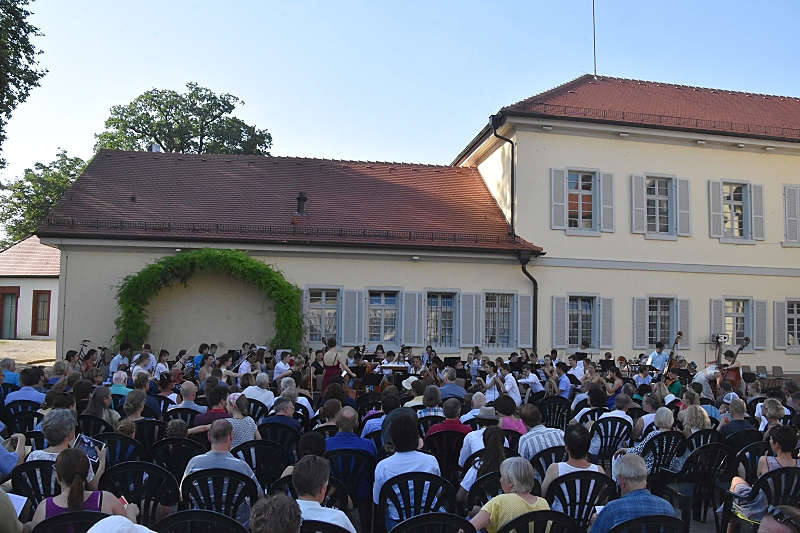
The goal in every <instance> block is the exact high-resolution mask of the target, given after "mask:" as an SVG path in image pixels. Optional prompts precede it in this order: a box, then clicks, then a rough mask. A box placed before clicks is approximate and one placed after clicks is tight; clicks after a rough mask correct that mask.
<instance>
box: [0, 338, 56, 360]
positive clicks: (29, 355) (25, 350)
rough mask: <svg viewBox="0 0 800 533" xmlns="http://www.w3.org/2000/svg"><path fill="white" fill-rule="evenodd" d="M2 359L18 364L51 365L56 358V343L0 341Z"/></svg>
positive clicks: (0, 357)
mask: <svg viewBox="0 0 800 533" xmlns="http://www.w3.org/2000/svg"><path fill="white" fill-rule="evenodd" d="M4 357H11V358H12V359H14V360H15V361H17V362H18V363H30V362H34V361H37V362H43V363H45V362H48V363H51V362H53V361H55V358H56V341H39V340H0V359H2V358H4Z"/></svg>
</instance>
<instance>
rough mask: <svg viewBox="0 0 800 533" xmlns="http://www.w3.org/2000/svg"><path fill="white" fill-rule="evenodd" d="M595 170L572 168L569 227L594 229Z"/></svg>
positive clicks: (568, 184)
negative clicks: (586, 170) (579, 170)
mask: <svg viewBox="0 0 800 533" xmlns="http://www.w3.org/2000/svg"><path fill="white" fill-rule="evenodd" d="M594 181H595V174H594V173H593V172H577V171H573V170H570V171H569V173H568V177H567V227H568V228H576V229H583V230H592V229H594V227H595V224H594V198H593V192H594Z"/></svg>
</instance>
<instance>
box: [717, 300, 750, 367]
mask: <svg viewBox="0 0 800 533" xmlns="http://www.w3.org/2000/svg"><path fill="white" fill-rule="evenodd" d="M728 300H742V301H744V302H745V306H744V336H745V337H750V344H749V346H747V347H746V348H745V349H744V350H743V351H744V352H745V353H750V352H753V351H754V347H753V327H754V326H755V324H754V320H753V318H754V317H753V306H754V298H753V297H752V296H730V295H726V296H723V297H722V327H723V328H724V332H725V333H727V332H728V328H727V325H726V324H725V322H726V318H727V315H728V313H727V312H726V304H727V301H728ZM728 344H730V345H732V346H735V345H737V344H739V343H738V342H736V338H732V339H729V340H728Z"/></svg>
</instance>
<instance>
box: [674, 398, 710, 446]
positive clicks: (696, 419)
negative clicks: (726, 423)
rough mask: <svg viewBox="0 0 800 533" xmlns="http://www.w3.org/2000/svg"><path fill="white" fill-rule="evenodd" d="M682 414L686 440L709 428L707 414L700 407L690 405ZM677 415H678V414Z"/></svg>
mask: <svg viewBox="0 0 800 533" xmlns="http://www.w3.org/2000/svg"><path fill="white" fill-rule="evenodd" d="M683 413H684V416H683V434H684V435H685V436H686V437H687V438H688V437H691V436H692V435H693V434H694V433H696V432H698V431H700V430H701V429H710V428H711V419H709V418H708V413H706V410H705V409H703V407H702V406H700V405H694V404H693V405H690V406H689V407H687V408H686V410H685V411H683ZM678 414H679V415H680V413H678ZM687 451H688V450H687Z"/></svg>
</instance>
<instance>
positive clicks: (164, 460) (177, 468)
mask: <svg viewBox="0 0 800 533" xmlns="http://www.w3.org/2000/svg"><path fill="white" fill-rule="evenodd" d="M204 453H206V448H205V446H203V445H202V444H200V443H199V442H197V441H193V440H191V439H161V440H160V441H158V442H156V443H155V444H153V462H155V464H157V465H158V466H160V467H161V468H164V469H165V470H167V471H168V472H169V473H170V474H172V476H173V477H174V478H175V479H183V473H184V472H185V471H186V465H187V464H189V461H190V460H191V458H192V457H195V456H197V455H202V454H204Z"/></svg>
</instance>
